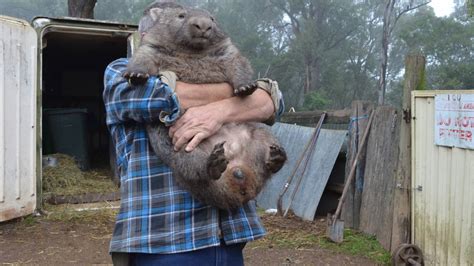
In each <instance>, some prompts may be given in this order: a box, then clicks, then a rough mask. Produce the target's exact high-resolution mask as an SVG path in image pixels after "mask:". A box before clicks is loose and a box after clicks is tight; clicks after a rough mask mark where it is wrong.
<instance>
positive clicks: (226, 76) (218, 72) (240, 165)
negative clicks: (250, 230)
mask: <svg viewBox="0 0 474 266" xmlns="http://www.w3.org/2000/svg"><path fill="white" fill-rule="evenodd" d="M145 15H146V16H148V17H147V18H148V19H152V20H153V26H152V28H150V29H149V30H148V31H147V34H146V35H145V36H144V37H143V39H142V42H141V45H140V47H139V48H138V49H137V51H136V52H135V54H134V55H133V57H132V58H131V59H130V62H129V65H128V68H127V71H126V73H125V74H124V76H125V77H127V78H129V79H130V81H131V82H132V83H140V82H143V81H144V80H146V78H147V77H148V76H149V75H157V74H158V73H159V71H160V70H170V71H174V72H175V73H176V74H177V76H178V77H179V79H180V80H181V81H184V82H189V83H219V82H228V83H230V84H231V85H232V86H233V87H234V93H235V94H236V95H238V96H243V95H247V94H250V93H252V92H253V91H254V90H255V85H254V84H253V83H252V69H251V67H250V64H249V62H248V60H247V59H246V58H244V57H243V56H242V55H240V53H239V51H238V50H237V48H236V47H235V46H234V45H233V44H232V42H231V41H230V39H229V38H228V37H227V36H226V35H225V34H224V32H223V31H222V30H221V29H220V28H219V26H218V25H217V23H216V21H215V20H214V18H213V17H212V16H211V15H210V14H209V13H208V12H207V11H205V10H201V9H194V8H188V7H183V6H181V5H178V4H175V3H172V4H171V3H169V4H167V5H166V4H163V5H161V6H160V5H156V6H154V7H153V8H151V9H149V10H147V11H146V13H145ZM147 132H148V136H149V138H150V143H151V146H152V147H153V150H154V151H155V153H156V154H157V155H158V156H159V157H160V158H161V159H162V160H163V162H164V163H166V164H167V165H169V166H170V167H171V169H172V170H173V173H174V175H175V177H176V180H177V182H178V183H179V184H180V185H182V186H183V187H184V188H186V189H187V190H188V191H190V193H191V194H192V195H193V196H194V197H196V198H197V199H199V200H200V201H202V202H205V203H207V204H210V205H214V206H217V207H219V208H223V209H230V208H235V207H239V206H241V205H242V204H243V203H246V202H247V201H249V200H251V199H253V198H255V197H256V196H257V194H258V193H259V192H260V190H261V188H262V187H263V185H264V184H265V182H266V181H267V180H268V179H269V178H270V176H271V175H272V174H273V173H276V172H277V171H279V170H280V169H281V167H282V166H283V164H284V162H285V161H286V154H285V152H284V150H283V149H282V148H281V147H280V145H279V144H278V141H277V140H276V139H275V138H274V137H273V136H272V135H271V133H270V132H269V131H268V130H266V129H265V126H263V125H262V124H259V123H229V124H225V125H223V126H222V128H221V129H220V130H219V131H218V132H217V133H216V134H215V135H213V136H211V137H210V138H208V139H206V140H204V141H203V142H201V143H200V144H199V146H198V147H197V148H196V149H195V150H194V151H192V152H189V153H188V152H185V151H184V150H181V151H179V152H175V151H174V150H173V145H172V143H171V139H170V138H169V136H168V129H167V128H166V127H165V126H164V125H163V124H161V123H156V124H149V125H147Z"/></svg>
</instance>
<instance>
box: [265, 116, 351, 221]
mask: <svg viewBox="0 0 474 266" xmlns="http://www.w3.org/2000/svg"><path fill="white" fill-rule="evenodd" d="M271 130H272V132H273V133H274V134H275V136H276V137H277V138H278V140H279V141H280V143H281V144H282V146H283V147H284V148H285V151H286V152H287V155H288V161H287V162H286V164H285V166H283V168H282V169H281V170H280V171H279V172H278V173H277V174H276V175H274V176H273V177H272V179H271V180H270V181H269V182H268V183H267V185H266V186H265V188H264V189H263V190H262V192H261V193H260V194H259V196H258V197H257V204H258V206H259V207H262V208H265V209H271V208H276V204H277V200H278V195H279V193H280V191H281V190H282V188H283V186H284V185H285V183H286V182H287V179H288V177H289V176H290V175H291V173H292V172H293V169H294V167H295V165H296V163H297V161H298V159H299V158H300V156H301V153H302V152H303V150H304V148H305V146H306V143H308V141H309V140H310V138H311V136H312V134H313V131H314V128H310V127H303V126H297V125H290V124H283V123H276V124H275V125H273V127H272V129H271ZM346 134H347V131H346V130H327V129H322V130H321V132H320V135H319V138H318V140H317V142H316V148H315V151H314V154H313V156H312V159H311V160H310V162H309V164H308V168H307V169H306V172H305V174H304V175H303V179H302V181H301V184H300V186H299V188H298V191H297V193H296V194H295V198H294V200H293V202H292V204H291V208H290V210H292V211H293V212H294V213H295V214H296V215H297V216H299V217H302V218H303V219H305V220H310V221H312V220H313V219H314V215H315V213H316V208H317V207H318V204H319V201H320V199H321V196H322V194H323V191H324V188H325V187H326V183H327V182H328V179H329V176H330V174H331V171H332V169H333V167H334V163H335V162H336V159H337V156H338V154H339V151H340V150H341V146H342V144H343V142H344V139H345V138H346ZM302 166H303V164H301V166H300V168H299V170H298V172H297V173H296V175H295V177H294V179H293V181H292V182H291V184H290V187H289V188H288V190H287V192H286V193H285V195H284V197H283V208H284V209H286V208H287V206H288V204H289V198H290V196H291V194H292V193H293V191H294V189H295V186H296V183H297V181H296V180H297V178H298V176H301V172H302V168H303V167H302Z"/></svg>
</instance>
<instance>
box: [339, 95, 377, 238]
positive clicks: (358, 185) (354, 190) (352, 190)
mask: <svg viewBox="0 0 474 266" xmlns="http://www.w3.org/2000/svg"><path fill="white" fill-rule="evenodd" d="M373 108H374V107H373V104H372V103H370V102H363V101H354V102H353V103H352V115H351V119H352V122H351V123H352V125H351V132H349V134H350V135H349V145H348V155H347V160H346V180H347V174H349V169H350V168H351V166H352V163H353V161H354V159H355V155H356V154H357V151H358V147H359V146H360V145H359V143H360V142H361V140H362V135H363V134H364V132H365V129H366V127H367V122H368V118H369V117H368V115H369V114H370V112H371V111H372V109H373ZM363 149H364V150H363V151H362V153H361V156H360V159H359V162H358V164H357V170H356V173H355V178H354V180H353V181H352V182H351V185H350V187H349V191H348V193H347V198H346V200H345V202H344V205H343V210H342V219H343V220H344V225H345V226H346V227H351V228H354V229H358V228H359V222H360V204H361V201H362V189H363V185H364V169H365V154H366V148H363Z"/></svg>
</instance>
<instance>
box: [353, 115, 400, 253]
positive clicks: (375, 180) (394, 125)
mask: <svg viewBox="0 0 474 266" xmlns="http://www.w3.org/2000/svg"><path fill="white" fill-rule="evenodd" d="M400 120H401V119H400V114H399V111H397V110H396V109H395V108H393V107H388V106H381V107H378V108H377V109H376V112H375V117H374V121H373V123H372V127H371V129H370V136H369V140H368V143H367V161H366V164H365V175H364V190H363V193H362V203H361V209H360V225H359V230H361V231H363V232H365V233H368V234H370V235H375V236H376V237H377V240H378V241H379V242H380V243H381V244H382V246H383V247H384V248H385V249H387V250H390V246H391V239H392V224H393V196H394V190H395V185H396V182H395V181H396V171H397V161H398V142H399V136H400Z"/></svg>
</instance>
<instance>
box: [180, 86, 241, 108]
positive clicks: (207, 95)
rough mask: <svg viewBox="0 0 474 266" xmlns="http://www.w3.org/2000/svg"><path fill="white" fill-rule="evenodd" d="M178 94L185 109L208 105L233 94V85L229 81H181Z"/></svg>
mask: <svg viewBox="0 0 474 266" xmlns="http://www.w3.org/2000/svg"><path fill="white" fill-rule="evenodd" d="M176 94H177V95H178V98H179V102H180V105H181V108H183V109H188V108H190V107H195V106H201V105H206V104H209V103H213V102H217V101H221V100H224V99H228V98H230V97H232V96H233V94H232V87H231V86H230V85H229V84H227V83H216V84H189V83H184V82H180V81H178V82H177V83H176Z"/></svg>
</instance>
